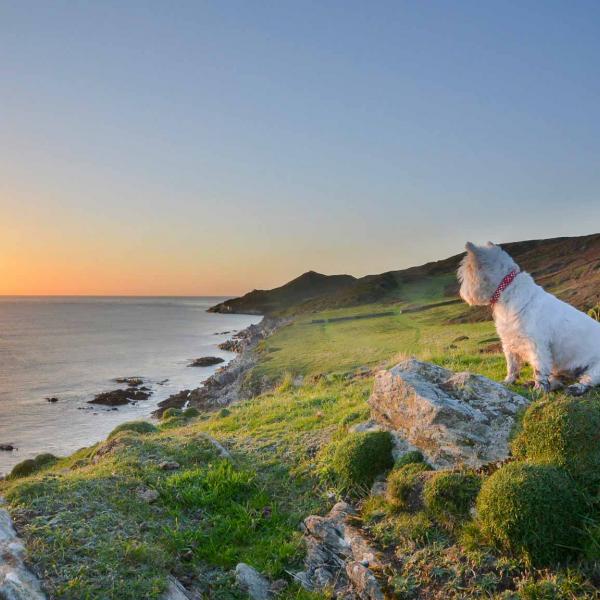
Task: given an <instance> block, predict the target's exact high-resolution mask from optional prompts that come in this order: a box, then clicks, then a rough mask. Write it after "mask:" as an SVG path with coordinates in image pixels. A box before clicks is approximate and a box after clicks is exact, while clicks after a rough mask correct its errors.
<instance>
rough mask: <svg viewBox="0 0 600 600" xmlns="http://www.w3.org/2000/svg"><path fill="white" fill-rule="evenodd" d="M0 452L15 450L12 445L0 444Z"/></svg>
mask: <svg viewBox="0 0 600 600" xmlns="http://www.w3.org/2000/svg"><path fill="white" fill-rule="evenodd" d="M0 450H3V451H4V452H12V451H13V450H16V448H15V447H14V446H13V445H12V444H0Z"/></svg>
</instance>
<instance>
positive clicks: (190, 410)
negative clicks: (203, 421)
mask: <svg viewBox="0 0 600 600" xmlns="http://www.w3.org/2000/svg"><path fill="white" fill-rule="evenodd" d="M182 415H183V416H184V417H185V418H186V419H192V418H194V417H199V416H200V411H199V410H198V409H197V408H194V407H193V406H188V407H187V408H186V409H185V410H184V411H183V413H182Z"/></svg>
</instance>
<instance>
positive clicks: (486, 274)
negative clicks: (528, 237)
mask: <svg viewBox="0 0 600 600" xmlns="http://www.w3.org/2000/svg"><path fill="white" fill-rule="evenodd" d="M465 249H466V251H467V254H466V255H465V257H464V258H463V259H462V261H461V263H460V267H459V268H458V280H459V281H460V297H461V298H462V299H463V300H464V301H465V302H466V303H467V304H470V305H471V306H485V305H488V304H490V299H491V297H492V295H493V293H494V292H495V291H496V288H497V287H498V285H500V282H501V281H502V279H503V278H504V277H505V276H506V275H508V273H510V272H511V271H512V270H513V269H516V268H517V265H516V263H515V261H514V260H513V259H512V258H511V257H510V256H509V255H508V254H507V253H506V252H504V250H502V248H500V246H496V244H492V242H488V243H487V244H486V245H485V246H476V245H475V244H471V242H467V244H466V246H465Z"/></svg>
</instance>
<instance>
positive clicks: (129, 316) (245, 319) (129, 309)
mask: <svg viewBox="0 0 600 600" xmlns="http://www.w3.org/2000/svg"><path fill="white" fill-rule="evenodd" d="M221 300H223V299H222V298H165V297H161V298H147V297H144V298H142V297H138V298H131V297H128V298H106V297H102V298H100V297H96V298H93V297H89V298H81V297H64V298H59V297H48V298H17V297H0V444H1V443H4V444H13V445H14V446H16V447H17V448H18V450H17V451H13V452H5V451H0V473H6V472H7V471H8V470H10V468H11V467H12V466H13V465H14V464H15V463H17V462H19V461H21V460H23V459H25V458H30V457H32V456H35V455H36V454H39V453H41V452H52V453H53V454H56V455H65V454H68V453H70V452H73V451H74V450H77V449H78V448H81V447H82V446H86V445H89V444H91V443H93V442H96V441H98V440H100V439H102V438H104V437H105V436H106V435H107V434H108V433H109V432H110V431H111V430H112V429H113V428H114V427H115V426H116V425H118V424H119V423H121V422H123V421H129V420H132V419H139V418H147V417H149V416H150V413H151V412H152V410H153V409H154V408H155V407H156V404H157V403H158V401H160V400H162V399H164V398H166V397H167V396H169V395H170V394H172V393H174V392H177V391H179V390H181V389H185V388H194V387H198V385H199V384H200V383H201V382H202V381H203V380H204V379H206V378H207V377H208V376H210V375H211V374H212V373H213V372H214V371H215V369H216V368H217V367H209V368H192V367H188V366H187V365H188V363H189V362H190V360H191V359H193V358H197V357H200V356H206V355H214V356H222V357H223V358H225V359H226V360H228V359H231V358H233V354H231V353H229V352H223V351H222V350H219V349H218V348H217V344H219V343H220V342H222V341H224V340H225V339H227V338H228V337H229V335H226V334H220V335H215V334H216V333H220V332H224V331H234V330H240V329H243V328H245V327H247V326H248V325H250V324H252V323H257V322H258V321H260V317H253V316H246V315H219V314H212V313H207V312H206V309H207V308H208V307H209V306H212V305H213V304H216V303H217V302H220V301H221ZM131 376H141V377H144V378H145V379H147V385H148V386H149V387H150V388H151V389H152V390H153V394H152V396H151V397H150V398H149V399H148V400H145V401H142V402H139V403H138V404H137V405H135V406H133V405H129V406H125V407H119V409H118V410H117V411H113V410H110V409H109V408H106V407H101V406H96V405H90V404H87V401H88V400H90V399H92V398H93V396H94V395H95V394H97V393H99V392H102V391H107V390H111V389H115V388H117V387H120V386H119V385H118V384H116V383H115V382H114V381H113V380H114V378H116V377H131ZM163 380H168V381H167V382H166V383H163V384H162V385H160V384H159V382H162V381H163ZM48 396H56V397H58V398H59V401H58V402H56V403H54V404H52V403H49V402H47V401H46V400H45V398H46V397H48ZM90 407H93V408H92V410H89V409H90Z"/></svg>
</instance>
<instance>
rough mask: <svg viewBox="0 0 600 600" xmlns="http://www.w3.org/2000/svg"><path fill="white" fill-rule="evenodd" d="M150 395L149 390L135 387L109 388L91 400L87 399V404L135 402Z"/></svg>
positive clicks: (110, 404)
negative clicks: (124, 388) (109, 389)
mask: <svg viewBox="0 0 600 600" xmlns="http://www.w3.org/2000/svg"><path fill="white" fill-rule="evenodd" d="M149 397H150V392H144V391H142V390H135V389H131V388H129V389H126V390H123V389H119V390H111V391H110V392H102V393H101V394H98V395H96V396H95V397H94V399H93V400H89V401H88V404H102V405H103V406H122V405H123V404H129V403H130V402H137V401H138V400H146V399H148V398H149Z"/></svg>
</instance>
